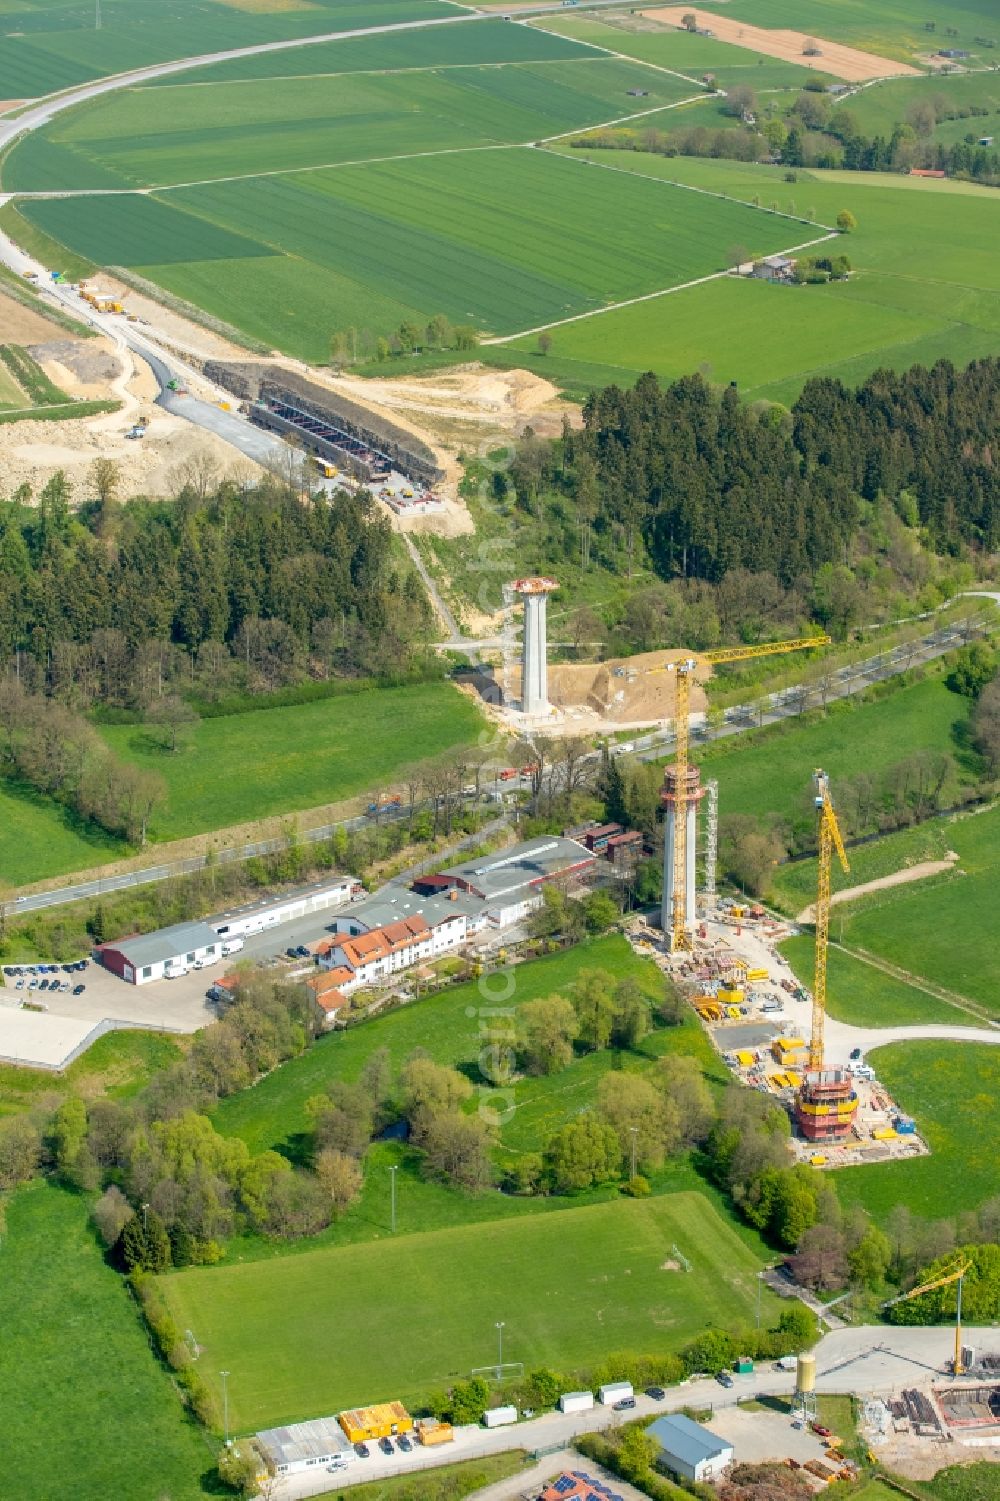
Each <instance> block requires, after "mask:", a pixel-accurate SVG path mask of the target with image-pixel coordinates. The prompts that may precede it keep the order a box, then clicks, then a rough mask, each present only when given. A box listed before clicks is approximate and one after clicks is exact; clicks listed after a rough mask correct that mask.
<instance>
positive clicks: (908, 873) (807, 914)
mask: <svg viewBox="0 0 1000 1501" xmlns="http://www.w3.org/2000/svg"><path fill="white" fill-rule="evenodd" d="M957 861H958V856H957V855H956V853H955V851H954V850H949V851H948V853H947V855H945V857H944V859H943V860H921V861H920V863H919V865H909V866H907V868H906V869H905V870H894V871H893V873H892V875H889V876H879V878H878V880H876V881H862V882H861V885H860V886H847V887H845V888H844V890H843V891H835V892H834V893H833V896H832V897H831V898H830V905H831V906H832V907H837V906H839V905H840V903H841V902H853V901H854V900H855V898H857V897H859V896H867V895H868V893H869V892H870V891H886V890H887V889H888V888H889V887H890V886H905V885H906V884H907V883H908V882H909V881H923V880H925V879H926V878H927V876H939V875H940V874H941V872H942V871H944V870H951V868H952V866H953V865H955V864H956V863H957ZM814 916H815V906H814V905H813V904H810V905H809V906H808V907H803V909H802V911H801V912H800V913H799V914H798V916H797V917H796V919H795V921H796V922H803V923H805V922H812V921H813V918H814Z"/></svg>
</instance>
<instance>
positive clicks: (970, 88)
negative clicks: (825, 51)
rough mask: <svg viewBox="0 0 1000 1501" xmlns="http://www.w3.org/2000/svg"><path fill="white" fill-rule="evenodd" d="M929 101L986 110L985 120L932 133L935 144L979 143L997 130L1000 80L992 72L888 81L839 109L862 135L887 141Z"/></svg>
mask: <svg viewBox="0 0 1000 1501" xmlns="http://www.w3.org/2000/svg"><path fill="white" fill-rule="evenodd" d="M998 40H1000V38H998ZM928 100H946V101H947V103H948V105H949V107H950V108H952V109H969V108H980V109H987V110H989V111H990V114H989V115H988V116H983V115H975V116H967V117H966V118H965V119H960V120H942V121H940V122H939V124H938V126H937V129H936V130H935V131H934V139H935V140H941V141H946V142H947V143H948V144H951V143H952V142H954V141H960V140H963V139H964V138H965V136H966V135H971V136H973V138H974V139H976V140H978V138H979V137H980V136H981V135H990V134H991V133H992V132H994V131H995V130H996V128H997V119H996V117H997V115H998V114H1000V77H998V76H997V74H996V73H992V72H991V73H957V74H955V75H954V76H953V77H945V78H889V79H886V81H885V82H884V83H877V84H873V85H872V87H871V88H867V89H861V90H860V91H859V92H858V93H857V94H854V95H852V97H851V98H850V99H848V100H846V101H845V102H844V104H842V105H841V106H839V108H841V109H845V110H847V111H848V112H849V113H850V115H851V117H852V119H854V120H855V121H856V122H857V127H858V130H859V131H860V133H861V134H862V135H866V136H874V135H882V136H885V137H886V138H887V139H888V137H890V136H891V135H892V132H893V129H894V128H895V126H896V125H897V124H898V123H899V122H900V121H901V120H902V121H906V120H908V118H909V115H910V111H911V110H912V109H913V108H914V106H916V105H919V104H923V103H926V101H928Z"/></svg>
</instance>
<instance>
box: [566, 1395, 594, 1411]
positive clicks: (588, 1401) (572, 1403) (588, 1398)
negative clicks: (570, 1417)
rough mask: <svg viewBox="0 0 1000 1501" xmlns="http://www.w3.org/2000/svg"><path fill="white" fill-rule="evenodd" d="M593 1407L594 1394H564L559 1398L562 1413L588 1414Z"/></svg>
mask: <svg viewBox="0 0 1000 1501" xmlns="http://www.w3.org/2000/svg"><path fill="white" fill-rule="evenodd" d="M593 1405H594V1394H593V1392H563V1394H562V1396H561V1397H560V1398H559V1411H560V1412H587V1411H588V1410H589V1409H590V1408H591V1407H593Z"/></svg>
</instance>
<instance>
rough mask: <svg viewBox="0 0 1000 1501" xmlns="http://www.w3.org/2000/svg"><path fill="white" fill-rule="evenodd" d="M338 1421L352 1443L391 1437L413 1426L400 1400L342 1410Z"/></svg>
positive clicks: (406, 1431) (407, 1430)
mask: <svg viewBox="0 0 1000 1501" xmlns="http://www.w3.org/2000/svg"><path fill="white" fill-rule="evenodd" d="M339 1422H340V1426H341V1428H342V1429H343V1430H344V1432H345V1433H346V1434H347V1437H348V1438H349V1439H350V1441H351V1443H352V1444H364V1443H367V1442H368V1441H369V1440H371V1439H379V1438H393V1437H395V1435H396V1434H397V1433H409V1432H410V1431H411V1429H412V1428H413V1419H412V1418H411V1417H410V1414H409V1413H408V1412H407V1410H406V1408H405V1407H404V1406H403V1404H402V1402H380V1403H378V1404H377V1405H376V1406H375V1407H358V1408H355V1409H354V1410H353V1411H351V1412H342V1413H341V1414H340V1417H339Z"/></svg>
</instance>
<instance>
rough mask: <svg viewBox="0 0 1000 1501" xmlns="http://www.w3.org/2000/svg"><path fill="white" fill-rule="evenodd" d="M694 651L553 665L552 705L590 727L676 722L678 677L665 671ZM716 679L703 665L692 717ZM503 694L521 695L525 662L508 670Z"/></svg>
mask: <svg viewBox="0 0 1000 1501" xmlns="http://www.w3.org/2000/svg"><path fill="white" fill-rule="evenodd" d="M689 656H690V652H686V651H683V650H681V649H679V648H675V649H673V650H671V651H647V652H640V653H639V654H638V655H637V656H634V657H609V658H608V659H607V661H604V662H579V663H578V662H570V663H565V662H561V663H550V664H549V670H548V689H549V701H550V703H551V704H552V706H553V707H554V708H556V709H560V710H563V711H564V712H565V713H567V714H570V715H572V716H573V717H574V719H576V718H579V717H580V716H583V717H584V718H585V719H586V720H587V722H588V724H589V723H590V722H591V721H593V722H594V723H595V724H596V725H617V726H619V727H622V728H624V727H626V726H630V725H643V724H656V723H658V722H659V721H661V720H665V719H671V718H672V717H673V712H674V683H675V681H676V679H675V677H674V674H673V673H671V672H667V671H665V670H664V669H665V667H666V665H667V663H669V662H677V661H683V660H685V659H686V658H687V657H689ZM710 675H711V669H710V667H709V666H708V665H707V664H705V665H704V666H703V667H700V668H699V670H698V674H697V682H696V683H694V684H692V688H691V710H692V713H695V714H697V713H700V712H702V711H704V708H705V694H704V692H703V690H702V688H701V687H700V686H699V685H700V684H701V683H702V682H704V681H705V679H706V678H708V677H709V676H710ZM504 692H505V695H506V697H507V698H508V699H511V698H513V699H515V700H516V699H519V698H520V694H521V667H520V663H517V664H512V665H511V666H510V668H509V669H508V670H507V674H506V681H505V683H504Z"/></svg>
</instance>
